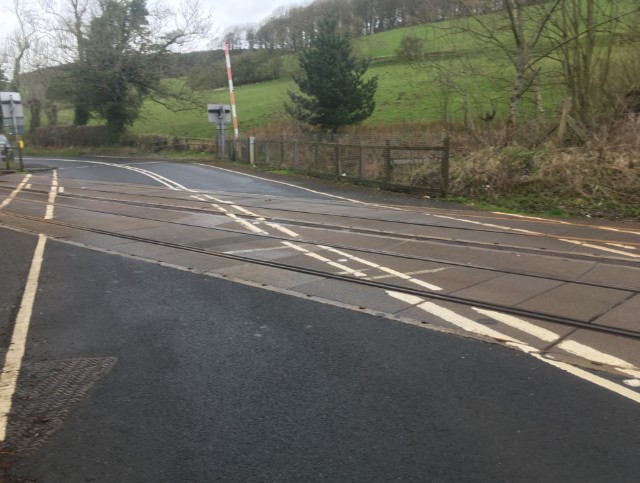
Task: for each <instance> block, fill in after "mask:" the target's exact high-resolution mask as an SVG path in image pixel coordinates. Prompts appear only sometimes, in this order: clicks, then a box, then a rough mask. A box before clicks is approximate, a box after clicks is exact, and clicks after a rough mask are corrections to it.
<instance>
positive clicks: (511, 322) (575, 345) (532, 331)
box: [473, 307, 637, 370]
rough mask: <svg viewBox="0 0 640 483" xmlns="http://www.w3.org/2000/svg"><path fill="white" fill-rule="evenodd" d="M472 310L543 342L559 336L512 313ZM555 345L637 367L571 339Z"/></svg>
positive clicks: (576, 353)
mask: <svg viewBox="0 0 640 483" xmlns="http://www.w3.org/2000/svg"><path fill="white" fill-rule="evenodd" d="M473 310H475V311H476V312H478V313H479V314H482V315H485V316H487V317H491V318H492V319H494V320H497V321H498V322H502V323H503V324H505V325H508V326H509V327H512V328H514V329H516V330H520V331H522V332H525V333H527V334H529V335H532V336H534V337H536V338H538V339H540V340H542V341H544V342H554V341H556V340H558V339H559V338H560V335H559V334H556V333H555V332H552V331H550V330H547V329H544V328H542V327H538V326H537V325H534V324H532V323H530V322H527V321H526V320H522V319H519V318H517V317H514V316H513V315H508V314H502V313H500V312H495V311H493V310H485V309H479V308H476V307H473ZM556 347H557V348H559V349H561V350H563V351H565V352H568V353H569V354H573V355H574V356H579V357H582V358H584V359H587V360H589V361H591V362H596V363H599V364H607V365H609V366H614V367H616V368H621V369H628V370H636V369H637V368H636V367H635V366H634V365H633V364H631V363H629V362H627V361H625V360H622V359H620V358H618V357H615V356H612V355H610V354H607V353H605V352H601V351H599V350H597V349H594V348H593V347H589V346H587V345H584V344H581V343H580V342H576V341H573V340H565V341H562V342H560V343H559V344H558V345H557V346H556Z"/></svg>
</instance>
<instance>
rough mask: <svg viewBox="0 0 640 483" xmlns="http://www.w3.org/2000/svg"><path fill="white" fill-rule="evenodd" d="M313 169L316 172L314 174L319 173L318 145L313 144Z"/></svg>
mask: <svg viewBox="0 0 640 483" xmlns="http://www.w3.org/2000/svg"><path fill="white" fill-rule="evenodd" d="M313 167H314V169H315V170H316V174H318V173H319V172H320V168H318V143H317V142H316V143H313Z"/></svg>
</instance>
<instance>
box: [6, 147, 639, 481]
mask: <svg viewBox="0 0 640 483" xmlns="http://www.w3.org/2000/svg"><path fill="white" fill-rule="evenodd" d="M27 163H28V165H29V164H30V165H32V166H36V165H38V166H41V167H48V168H55V169H48V170H42V171H35V172H33V173H31V174H30V175H23V174H15V175H10V176H3V177H2V178H0V206H1V207H2V208H1V209H0V249H1V250H2V253H3V254H4V255H3V262H2V267H3V269H2V272H3V279H4V282H3V285H4V290H3V291H2V294H1V295H0V302H1V306H0V308H1V309H2V311H1V312H0V317H1V319H0V327H1V328H2V329H3V334H4V335H3V341H4V342H3V344H2V347H3V352H4V353H6V354H4V360H5V363H4V370H3V374H2V381H0V396H2V397H3V398H4V401H5V402H4V404H5V406H4V407H5V409H4V414H3V418H4V423H5V424H4V426H5V429H4V437H3V439H4V445H3V451H2V455H3V457H4V460H5V461H4V464H3V465H2V468H4V471H6V473H7V478H9V477H11V478H14V479H17V480H18V481H21V480H20V479H22V481H43V482H49V481H60V482H62V481H64V482H70V481H72V482H74V481H107V482H108V481H132V482H137V481H194V482H200V481H203V482H205V481H321V480H322V481H395V480H400V481H532V480H534V479H535V480H543V479H546V480H553V481H576V482H577V481H580V482H583V481H603V482H604V481H608V482H609V481H622V482H624V481H635V479H636V477H637V474H638V471H639V470H640V429H638V428H640V424H639V423H640V412H639V411H638V409H639V404H640V392H639V391H638V389H637V385H638V380H639V379H640V371H639V370H638V366H639V365H640V351H638V337H637V335H638V331H639V329H640V327H639V322H638V318H637V316H636V314H637V309H638V308H639V305H640V302H639V300H640V299H639V297H638V290H639V289H640V283H639V280H640V277H638V274H639V273H640V272H639V271H638V270H639V260H640V254H639V251H638V248H637V247H638V235H639V234H640V230H639V227H638V225H633V224H612V223H604V222H585V221H569V220H566V221H565V220H563V221H550V220H541V219H535V218H529V217H518V216H513V215H502V214H494V213H481V212H475V211H470V210H456V209H452V208H451V207H447V206H446V205H443V204H439V205H438V206H436V203H433V202H431V201H430V200H418V199H414V198H408V197H402V196H397V195H391V194H384V193H380V192H375V191H371V190H358V189H353V188H349V187H344V186H340V185H333V184H326V183H322V182H319V181H313V180H304V179H297V180H295V181H292V180H287V179H284V178H279V179H266V178H265V176H263V175H260V174H259V173H257V172H252V173H251V172H243V173H234V172H230V171H228V170H225V169H221V168H220V167H214V166H204V165H197V164H177V163H165V162H149V161H135V160H124V159H97V158H92V159H73V160H71V159H57V160H53V159H37V160H27ZM21 341H22V342H21ZM21 347H24V350H21V349H20V348H21ZM0 429H1V428H0Z"/></svg>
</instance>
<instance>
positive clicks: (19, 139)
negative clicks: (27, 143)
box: [18, 136, 24, 149]
mask: <svg viewBox="0 0 640 483" xmlns="http://www.w3.org/2000/svg"><path fill="white" fill-rule="evenodd" d="M18 147H19V148H20V149H24V140H23V139H22V136H20V137H18Z"/></svg>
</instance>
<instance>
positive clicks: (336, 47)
mask: <svg viewBox="0 0 640 483" xmlns="http://www.w3.org/2000/svg"><path fill="white" fill-rule="evenodd" d="M298 61H299V63H300V67H301V68H302V70H303V74H302V75H300V76H297V77H295V78H294V81H295V83H296V84H297V85H298V88H299V89H300V92H301V94H299V93H295V92H292V91H289V93H288V94H289V98H290V99H291V103H287V104H286V105H285V107H286V109H287V112H289V114H291V115H292V116H293V117H294V118H296V119H297V120H299V121H301V122H303V123H305V124H308V125H311V126H317V127H320V128H321V129H325V130H329V131H331V132H334V133H335V132H337V131H338V129H339V128H340V126H346V125H351V124H358V123H359V122H362V121H364V120H365V119H367V118H368V117H369V116H371V114H372V113H373V111H374V109H375V100H374V96H375V93H376V89H377V87H378V78H377V77H373V78H370V79H368V80H364V79H363V77H364V75H365V74H366V72H367V69H368V67H369V61H368V60H359V59H356V58H355V57H354V56H353V55H352V53H351V45H350V43H349V39H348V38H347V37H346V36H344V35H341V34H340V33H339V32H338V26H337V21H336V19H335V18H334V17H331V16H326V17H323V18H322V19H321V20H320V21H319V23H318V31H317V33H316V35H315V36H314V37H313V38H312V39H311V41H310V44H309V47H308V48H306V49H304V50H303V51H302V52H301V53H300V54H299V57H298Z"/></svg>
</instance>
